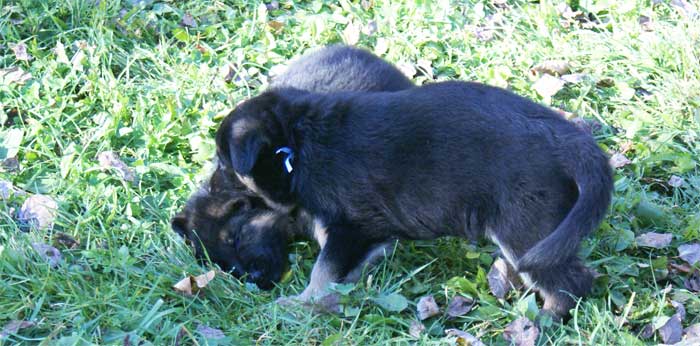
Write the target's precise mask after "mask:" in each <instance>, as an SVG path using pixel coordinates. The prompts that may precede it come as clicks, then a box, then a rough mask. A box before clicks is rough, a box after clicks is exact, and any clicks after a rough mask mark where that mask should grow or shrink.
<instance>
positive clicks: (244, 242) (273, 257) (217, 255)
mask: <svg viewBox="0 0 700 346" xmlns="http://www.w3.org/2000/svg"><path fill="white" fill-rule="evenodd" d="M285 87H296V88H300V89H304V90H310V91H316V92H329V91H343V90H356V91H363V90H364V91H382V90H387V91H392V90H401V89H407V88H411V87H413V84H412V83H411V81H410V80H408V79H407V78H406V77H405V76H404V75H403V74H402V73H401V72H400V71H399V70H398V69H396V68H395V67H393V66H392V65H391V64H389V63H388V62H385V61H384V60H382V59H380V58H379V57H377V56H375V55H373V54H372V53H370V52H367V51H365V50H362V49H358V48H353V47H349V46H341V45H337V46H329V47H325V48H322V49H320V50H318V51H316V52H313V53H310V54H307V55H304V56H302V57H301V58H300V59H298V60H297V61H294V62H292V64H291V65H290V66H289V68H288V69H287V71H286V72H284V73H283V74H282V75H280V76H278V77H276V78H273V80H272V82H271V86H270V89H272V90H275V89H279V88H285ZM250 139H251V142H250V143H246V145H250V146H258V145H260V144H264V143H263V142H260V143H256V142H257V141H264V138H263V137H250ZM227 150H228V149H227ZM233 159H234V160H238V159H237V158H233ZM278 159H281V158H278ZM226 160H230V156H229V155H225V157H224V162H226ZM245 160H246V158H240V161H237V162H236V164H237V165H238V166H245V165H249V164H250V162H246V161H245ZM228 163H229V164H230V161H229V162H228ZM261 167H262V166H259V169H260V168H261ZM273 168H274V170H273ZM277 168H278V167H277V166H276V165H275V166H274V167H270V170H271V171H276V169H277ZM271 213H275V217H274V218H273V220H274V221H272V222H269V223H268V224H267V225H260V224H258V223H256V225H252V226H251V222H250V221H251V220H255V219H256V218H258V219H259V218H260V217H262V216H265V215H267V214H271ZM171 225H172V228H173V230H174V231H176V232H177V233H178V234H180V235H181V236H183V237H184V238H185V239H187V240H188V241H189V242H191V243H192V244H193V246H194V251H195V255H196V256H197V257H198V258H200V259H207V258H208V259H210V260H211V261H212V262H214V263H216V264H218V265H219V266H220V267H221V268H222V269H223V270H226V271H231V270H232V273H233V274H234V275H236V276H237V277H241V276H244V275H246V277H247V279H248V280H250V281H252V282H255V283H257V284H258V286H260V287H261V288H271V287H272V286H273V283H274V282H277V281H279V280H280V278H281V276H282V274H283V273H284V270H285V269H286V268H287V257H288V252H287V244H288V242H289V241H290V240H291V238H293V237H296V236H306V235H307V232H308V230H309V227H310V221H309V220H308V219H307V218H305V217H304V214H300V213H294V215H292V216H289V215H287V213H284V212H279V211H275V210H272V209H270V208H269V207H267V206H266V205H265V203H264V202H262V200H261V199H260V198H259V197H257V196H255V195H254V194H252V193H251V192H250V191H248V190H247V189H246V187H245V186H244V185H242V184H241V183H240V182H239V181H238V179H237V178H236V176H235V175H233V174H230V173H229V172H227V170H225V169H223V168H218V169H217V170H216V171H215V172H214V174H213V175H212V177H211V178H210V180H209V182H208V183H207V184H206V185H205V186H203V187H202V188H201V189H200V191H198V192H196V193H195V194H194V195H192V197H190V199H189V200H188V201H187V204H186V205H185V207H184V209H183V210H182V211H181V212H180V213H178V214H177V215H176V216H175V217H174V218H173V219H172V222H171Z"/></svg>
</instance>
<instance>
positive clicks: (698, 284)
mask: <svg viewBox="0 0 700 346" xmlns="http://www.w3.org/2000/svg"><path fill="white" fill-rule="evenodd" d="M683 286H685V288H687V289H688V290H689V291H692V292H700V271H697V270H696V271H695V272H694V273H693V274H691V275H690V276H688V277H687V278H685V279H684V280H683Z"/></svg>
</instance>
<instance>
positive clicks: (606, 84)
mask: <svg viewBox="0 0 700 346" xmlns="http://www.w3.org/2000/svg"><path fill="white" fill-rule="evenodd" d="M595 85H596V86H598V87H601V88H612V87H614V86H615V80H614V79H612V78H610V77H605V78H601V79H600V80H598V82H596V83H595Z"/></svg>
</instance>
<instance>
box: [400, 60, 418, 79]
mask: <svg viewBox="0 0 700 346" xmlns="http://www.w3.org/2000/svg"><path fill="white" fill-rule="evenodd" d="M396 68H398V69H399V71H401V72H402V73H403V74H404V75H405V76H406V77H408V78H409V79H410V78H413V76H415V75H416V68H415V67H413V64H410V63H407V62H400V63H397V64H396Z"/></svg>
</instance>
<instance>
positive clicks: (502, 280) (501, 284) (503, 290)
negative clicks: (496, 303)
mask: <svg viewBox="0 0 700 346" xmlns="http://www.w3.org/2000/svg"><path fill="white" fill-rule="evenodd" d="M486 279H487V280H488V283H489V290H490V291H491V293H492V294H493V295H494V296H495V297H496V298H498V299H503V298H505V296H506V294H508V292H509V291H510V289H511V284H510V281H509V280H508V264H506V262H505V261H504V260H503V259H502V258H497V259H496V260H495V261H494V262H493V264H492V265H491V269H490V270H489V273H488V275H487V276H486Z"/></svg>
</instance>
